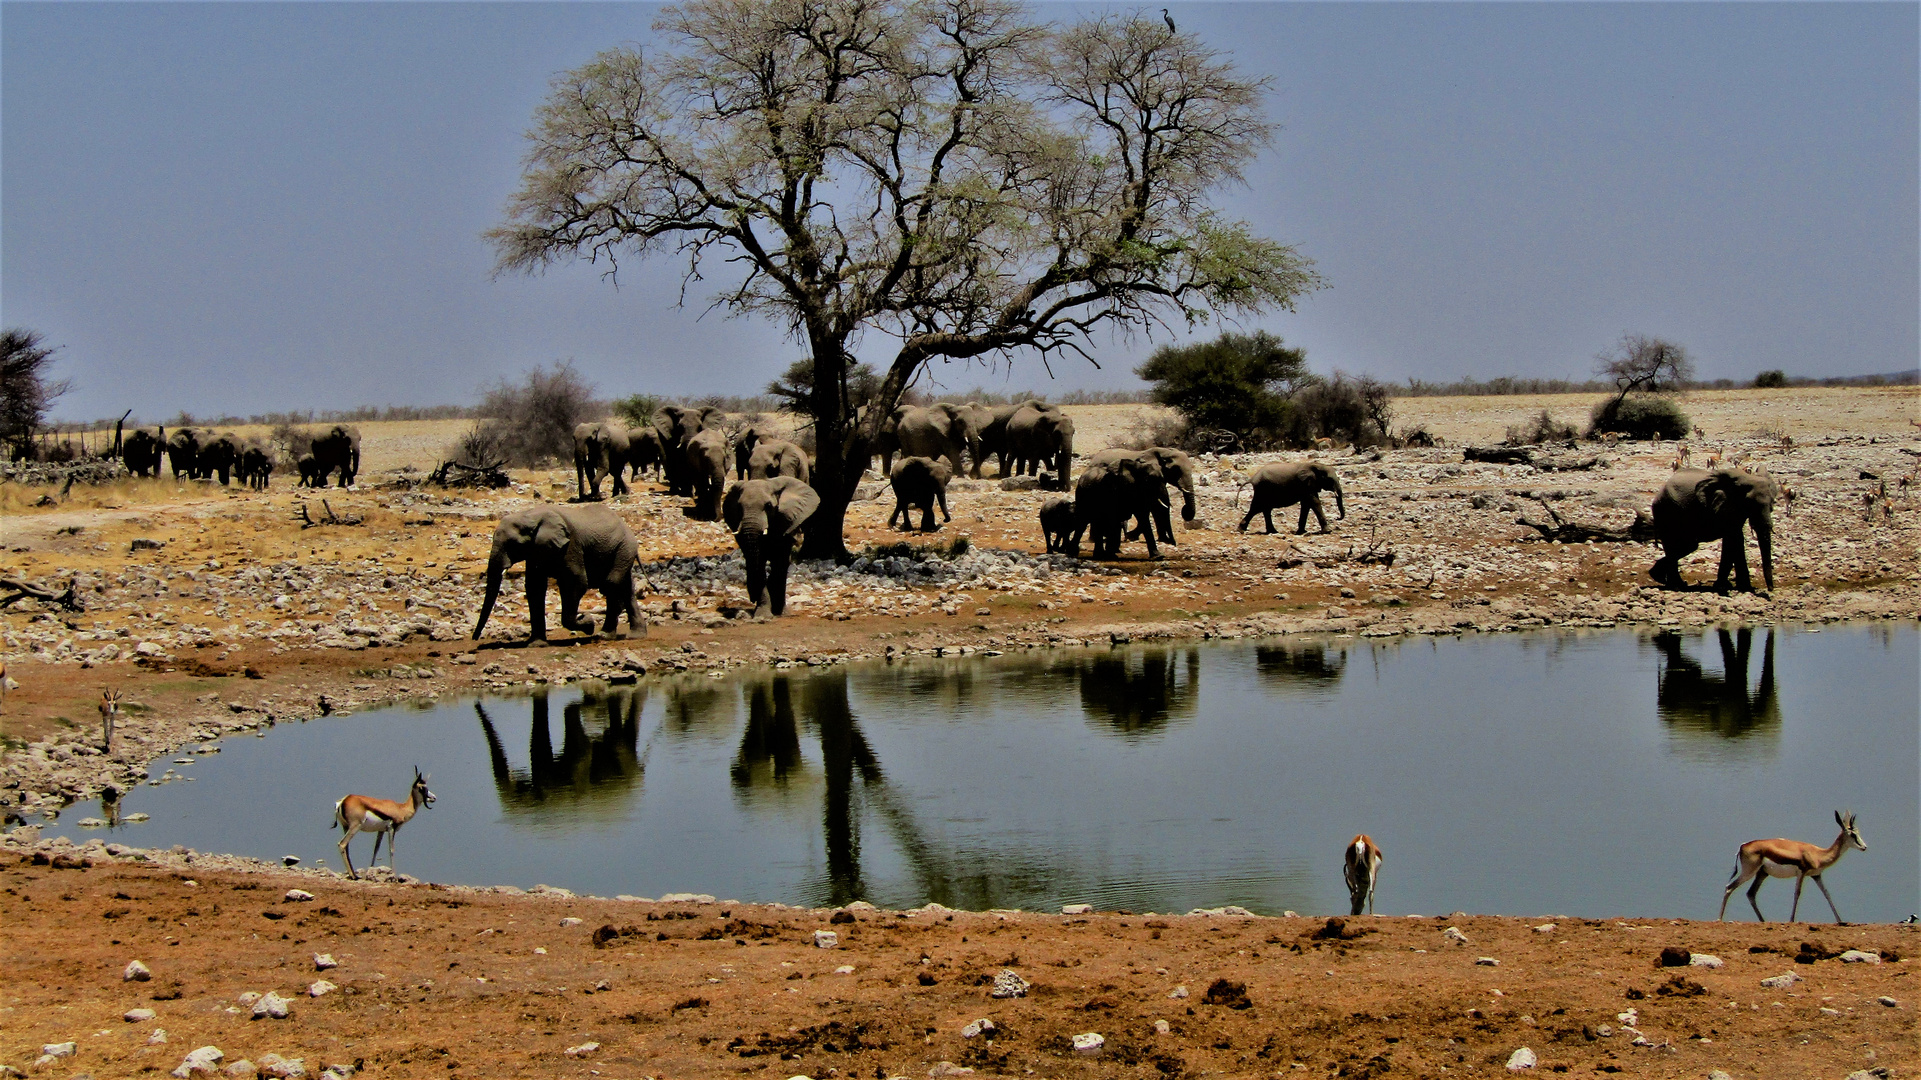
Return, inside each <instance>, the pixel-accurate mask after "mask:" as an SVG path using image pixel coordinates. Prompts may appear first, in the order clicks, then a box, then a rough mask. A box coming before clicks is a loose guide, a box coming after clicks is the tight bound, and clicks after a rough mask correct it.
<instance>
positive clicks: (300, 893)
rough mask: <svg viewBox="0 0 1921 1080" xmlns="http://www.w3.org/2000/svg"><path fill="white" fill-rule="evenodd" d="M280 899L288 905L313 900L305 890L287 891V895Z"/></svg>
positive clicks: (310, 894) (311, 895)
mask: <svg viewBox="0 0 1921 1080" xmlns="http://www.w3.org/2000/svg"><path fill="white" fill-rule="evenodd" d="M281 899H282V900H285V901H287V902H288V903H290V904H304V903H306V902H307V901H309V900H312V899H313V894H312V893H310V892H308V891H307V890H305V889H288V890H287V895H285V896H283V897H281Z"/></svg>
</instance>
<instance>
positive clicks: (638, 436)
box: [627, 424, 667, 480]
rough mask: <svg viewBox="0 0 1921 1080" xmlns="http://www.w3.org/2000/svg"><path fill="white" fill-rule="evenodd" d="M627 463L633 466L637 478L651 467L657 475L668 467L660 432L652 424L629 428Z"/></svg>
mask: <svg viewBox="0 0 1921 1080" xmlns="http://www.w3.org/2000/svg"><path fill="white" fill-rule="evenodd" d="M627 464H628V465H629V466H631V467H632V468H633V470H634V479H636V480H638V479H640V478H641V477H642V476H643V475H645V474H646V471H647V470H648V469H650V468H651V469H653V470H654V474H655V475H656V476H658V475H661V474H662V472H663V471H664V470H665V469H666V467H667V466H666V461H665V459H664V458H663V456H662V454H661V452H660V432H659V431H656V430H655V429H654V426H653V425H652V424H648V425H645V426H643V427H637V428H630V429H629V430H628V432H627Z"/></svg>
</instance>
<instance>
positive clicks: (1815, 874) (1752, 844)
mask: <svg viewBox="0 0 1921 1080" xmlns="http://www.w3.org/2000/svg"><path fill="white" fill-rule="evenodd" d="M1834 823H1835V824H1836V825H1839V826H1841V835H1840V836H1837V837H1835V838H1834V843H1832V844H1829V845H1828V846H1827V847H1824V848H1822V847H1816V846H1814V845H1813V844H1809V843H1806V842H1804V841H1800V840H1781V839H1778V838H1777V839H1774V840H1750V841H1748V842H1747V843H1745V844H1742V845H1741V852H1740V855H1739V856H1738V861H1736V862H1735V864H1734V876H1733V877H1731V878H1729V879H1728V887H1727V891H1726V892H1723V893H1722V894H1721V914H1719V915H1717V916H1715V921H1716V922H1719V921H1721V920H1722V919H1724V918H1726V917H1727V914H1728V897H1730V896H1733V895H1734V890H1736V889H1738V888H1740V887H1741V883H1742V882H1744V881H1746V880H1747V879H1749V878H1753V879H1754V885H1753V886H1752V887H1751V888H1749V889H1748V906H1749V907H1752V908H1753V909H1754V917H1755V918H1757V919H1759V920H1761V921H1762V922H1767V921H1768V917H1767V916H1766V915H1763V914H1761V905H1760V904H1758V903H1756V902H1755V899H1754V894H1755V893H1758V892H1760V891H1761V883H1762V882H1764V881H1766V880H1767V879H1769V878H1771V877H1778V878H1793V879H1794V907H1793V908H1791V909H1790V910H1789V911H1788V921H1789V922H1793V921H1794V920H1795V916H1797V915H1799V914H1800V913H1801V886H1802V885H1803V884H1805V883H1806V882H1807V880H1808V879H1809V878H1813V879H1814V883H1815V884H1816V885H1820V886H1821V895H1822V896H1825V897H1827V900H1828V910H1829V911H1832V912H1834V921H1835V923H1836V924H1839V923H1840V922H1841V912H1840V911H1838V910H1836V909H1835V906H1834V897H1832V896H1829V895H1828V887H1827V886H1826V885H1825V884H1823V883H1822V881H1821V875H1822V873H1824V872H1825V871H1826V870H1827V869H1828V868H1829V867H1831V866H1833V865H1834V864H1835V863H1838V862H1840V861H1841V856H1843V855H1846V854H1847V853H1848V849H1849V848H1851V847H1856V848H1860V849H1861V850H1862V851H1866V850H1868V845H1867V841H1865V840H1862V839H1861V833H1860V832H1859V831H1858V830H1857V829H1855V827H1854V811H1852V810H1849V811H1846V812H1845V813H1844V812H1842V811H1840V810H1836V811H1835V812H1834Z"/></svg>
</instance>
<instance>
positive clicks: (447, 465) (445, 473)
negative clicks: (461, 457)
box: [427, 459, 513, 488]
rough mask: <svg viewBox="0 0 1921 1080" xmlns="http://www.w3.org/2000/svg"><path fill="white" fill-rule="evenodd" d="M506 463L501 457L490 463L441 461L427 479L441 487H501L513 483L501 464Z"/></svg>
mask: <svg viewBox="0 0 1921 1080" xmlns="http://www.w3.org/2000/svg"><path fill="white" fill-rule="evenodd" d="M505 464H507V462H506V461H505V460H504V459H503V460H501V461H496V462H494V463H493V464H491V465H463V464H461V463H460V462H458V461H443V462H441V463H440V468H438V469H435V470H434V471H433V472H432V473H430V474H428V477H427V479H429V480H432V481H433V482H434V483H436V484H439V485H440V486H441V487H488V488H503V487H506V486H507V485H509V484H511V483H513V481H512V480H510V479H508V477H507V473H506V472H505V471H504V470H503V469H502V468H501V466H503V465H505Z"/></svg>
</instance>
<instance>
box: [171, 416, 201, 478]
mask: <svg viewBox="0 0 1921 1080" xmlns="http://www.w3.org/2000/svg"><path fill="white" fill-rule="evenodd" d="M167 464H168V466H169V467H171V468H172V469H173V478H174V479H175V480H178V479H180V478H181V476H183V475H184V476H185V477H186V478H187V479H189V480H198V479H200V435H199V433H198V432H196V431H194V429H192V428H188V427H180V428H174V429H173V434H172V435H169V436H167Z"/></svg>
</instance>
